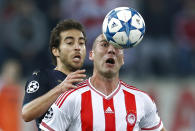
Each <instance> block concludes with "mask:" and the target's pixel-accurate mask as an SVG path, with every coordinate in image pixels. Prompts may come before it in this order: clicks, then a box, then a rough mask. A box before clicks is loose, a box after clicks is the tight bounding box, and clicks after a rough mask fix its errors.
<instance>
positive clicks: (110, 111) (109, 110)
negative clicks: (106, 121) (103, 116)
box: [105, 107, 114, 113]
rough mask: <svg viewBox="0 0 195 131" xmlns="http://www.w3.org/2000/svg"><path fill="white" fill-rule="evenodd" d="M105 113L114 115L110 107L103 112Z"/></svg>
mask: <svg viewBox="0 0 195 131" xmlns="http://www.w3.org/2000/svg"><path fill="white" fill-rule="evenodd" d="M105 113H114V112H113V111H112V109H111V108H110V107H108V108H107V109H106V111H105Z"/></svg>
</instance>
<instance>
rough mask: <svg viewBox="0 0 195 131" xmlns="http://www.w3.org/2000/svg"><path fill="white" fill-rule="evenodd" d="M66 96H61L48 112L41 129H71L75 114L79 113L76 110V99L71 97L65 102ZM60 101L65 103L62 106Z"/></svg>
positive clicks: (60, 130) (52, 130)
mask: <svg viewBox="0 0 195 131" xmlns="http://www.w3.org/2000/svg"><path fill="white" fill-rule="evenodd" d="M64 94H66V93H64ZM64 94H62V95H61V96H59V98H58V99H57V100H56V102H55V103H54V104H53V105H52V106H51V108H50V109H49V110H48V113H46V115H45V117H44V119H43V120H42V122H41V124H40V126H39V128H40V129H42V130H44V131H65V130H67V129H68V128H69V127H70V124H71V123H72V122H73V121H74V114H75V113H76V112H77V111H75V108H74V105H75V99H74V98H72V97H71V96H69V97H68V98H66V99H64V101H63V98H65V97H63V96H64ZM58 100H62V101H63V102H62V105H60V104H57V101H58Z"/></svg>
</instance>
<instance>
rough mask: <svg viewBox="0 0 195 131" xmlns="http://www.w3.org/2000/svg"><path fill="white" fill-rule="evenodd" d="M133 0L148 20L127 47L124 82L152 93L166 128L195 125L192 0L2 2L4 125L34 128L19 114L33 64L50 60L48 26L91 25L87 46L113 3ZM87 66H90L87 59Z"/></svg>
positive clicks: (0, 108)
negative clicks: (140, 34) (64, 21)
mask: <svg viewBox="0 0 195 131" xmlns="http://www.w3.org/2000/svg"><path fill="white" fill-rule="evenodd" d="M119 6H129V7H133V8H135V9H136V10H138V11H139V12H140V13H141V14H142V16H143V18H144V19H145V23H146V35H145V36H144V39H143V41H142V42H141V43H140V44H139V45H138V46H136V47H135V48H132V49H127V50H125V65H124V66H123V67H122V69H121V76H120V77H121V78H122V79H124V81H126V82H128V83H130V84H131V85H134V86H136V87H137V88H140V89H142V90H144V91H146V92H148V93H149V94H150V95H151V96H152V97H153V99H154V101H155V102H156V104H157V106H158V109H159V110H158V111H159V114H160V116H161V119H162V121H163V122H164V125H165V127H166V128H167V129H168V130H169V131H195V1H194V0H55V1H54V0H0V68H1V76H0V116H1V119H0V131H12V130H14V131H27V130H28V131H36V130H37V129H36V127H35V125H34V122H28V123H26V122H23V120H22V119H21V116H20V112H21V104H22V99H23V94H24V85H25V81H26V80H27V78H28V77H29V76H30V75H31V74H32V72H33V70H35V69H38V68H46V67H48V66H50V65H51V61H50V55H49V53H48V42H49V35H50V31H51V29H52V28H53V27H54V26H55V25H56V23H57V22H58V21H60V20H62V19H67V18H73V19H76V20H78V21H80V22H81V23H82V24H84V26H85V28H86V30H87V39H88V41H87V51H89V50H90V48H91V44H92V41H93V39H94V38H95V36H96V35H98V34H99V33H101V24H102V22H103V19H104V16H105V15H106V14H107V13H108V11H110V10H111V9H113V8H115V7H119ZM84 68H86V69H87V74H88V75H90V74H91V73H90V72H92V62H90V61H89V60H88V56H87V57H86V61H85V65H84Z"/></svg>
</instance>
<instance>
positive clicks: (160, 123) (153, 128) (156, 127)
mask: <svg viewBox="0 0 195 131" xmlns="http://www.w3.org/2000/svg"><path fill="white" fill-rule="evenodd" d="M161 125H162V122H161V120H160V122H159V124H158V125H156V126H154V127H150V128H141V130H155V129H158V128H159V127H161Z"/></svg>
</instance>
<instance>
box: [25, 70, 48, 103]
mask: <svg viewBox="0 0 195 131" xmlns="http://www.w3.org/2000/svg"><path fill="white" fill-rule="evenodd" d="M46 79H47V76H46V74H45V73H44V72H39V71H36V72H34V73H33V74H32V76H31V77H30V78H29V79H28V81H27V82H26V85H25V95H24V100H23V105H25V104H27V103H29V102H30V101H32V100H34V99H35V98H38V97H40V96H42V95H43V94H45V93H46V92H48V89H47V86H48V85H47V80H46Z"/></svg>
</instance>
